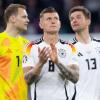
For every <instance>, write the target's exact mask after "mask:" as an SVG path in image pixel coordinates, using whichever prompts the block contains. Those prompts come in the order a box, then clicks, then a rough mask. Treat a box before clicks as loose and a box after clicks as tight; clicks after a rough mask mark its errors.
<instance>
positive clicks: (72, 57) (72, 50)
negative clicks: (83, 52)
mask: <svg viewBox="0 0 100 100" xmlns="http://www.w3.org/2000/svg"><path fill="white" fill-rule="evenodd" d="M69 47H70V51H69V54H70V56H69V62H68V65H70V64H76V65H79V64H78V56H77V53H78V52H77V48H76V47H75V46H74V45H73V44H69Z"/></svg>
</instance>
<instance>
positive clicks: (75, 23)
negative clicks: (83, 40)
mask: <svg viewBox="0 0 100 100" xmlns="http://www.w3.org/2000/svg"><path fill="white" fill-rule="evenodd" d="M70 24H71V27H72V29H73V31H75V32H80V31H82V30H84V29H87V28H88V27H89V25H90V19H87V18H86V17H85V16H84V14H83V13H82V12H81V11H75V12H73V13H71V16H70Z"/></svg>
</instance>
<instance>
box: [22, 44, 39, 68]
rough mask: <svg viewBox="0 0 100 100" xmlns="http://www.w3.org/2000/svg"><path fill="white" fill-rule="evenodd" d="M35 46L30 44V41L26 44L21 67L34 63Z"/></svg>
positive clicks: (33, 64)
mask: <svg viewBox="0 0 100 100" xmlns="http://www.w3.org/2000/svg"><path fill="white" fill-rule="evenodd" d="M37 49H38V48H37V47H36V45H32V44H31V43H29V44H28V46H27V47H26V50H25V54H24V56H23V62H22V66H23V67H29V66H31V67H34V66H35V64H36V60H37V58H35V54H37Z"/></svg>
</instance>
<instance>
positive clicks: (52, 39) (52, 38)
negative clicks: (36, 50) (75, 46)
mask: <svg viewBox="0 0 100 100" xmlns="http://www.w3.org/2000/svg"><path fill="white" fill-rule="evenodd" d="M58 38H59V35H58V33H55V34H48V33H44V36H43V40H44V41H45V42H46V43H48V44H54V45H55V44H56V43H57V42H58Z"/></svg>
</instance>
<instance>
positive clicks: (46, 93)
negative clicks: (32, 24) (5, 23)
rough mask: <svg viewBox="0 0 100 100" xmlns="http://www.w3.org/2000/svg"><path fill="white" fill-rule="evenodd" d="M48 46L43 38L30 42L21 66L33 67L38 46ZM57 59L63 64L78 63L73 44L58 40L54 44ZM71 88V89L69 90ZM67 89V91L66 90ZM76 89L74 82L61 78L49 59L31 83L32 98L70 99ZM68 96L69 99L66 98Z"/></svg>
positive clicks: (36, 59) (47, 99)
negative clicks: (34, 81) (35, 80)
mask: <svg viewBox="0 0 100 100" xmlns="http://www.w3.org/2000/svg"><path fill="white" fill-rule="evenodd" d="M45 46H46V47H50V45H48V44H47V43H46V42H45V41H43V39H40V40H39V41H38V42H36V43H35V44H34V43H33V44H32V43H30V44H29V45H28V46H27V48H26V52H27V55H25V57H24V60H23V67H27V66H32V67H34V66H35V65H36V64H37V62H38V61H39V58H38V47H39V48H40V49H42V48H43V47H45ZM56 48H57V53H58V59H59V60H60V62H62V64H64V65H65V66H67V65H69V64H78V63H77V57H76V55H77V54H76V53H77V52H76V48H75V47H74V46H73V45H69V44H67V43H64V42H62V41H61V40H59V41H58V43H57V44H56ZM70 88H71V90H70ZM67 90H68V91H69V92H67ZM75 93H76V91H75V87H74V84H73V83H72V82H70V81H68V80H67V81H65V80H64V79H63V78H61V72H60V70H59V69H58V67H57V66H56V65H55V64H54V63H53V62H52V61H51V60H50V59H48V61H47V62H46V64H45V65H44V66H43V68H42V71H41V73H40V76H39V78H38V80H37V82H36V83H33V84H32V85H31V96H32V100H34V98H35V100H71V99H72V98H74V95H75ZM67 98H69V99H67Z"/></svg>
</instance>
